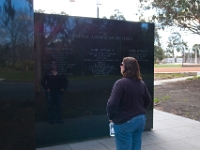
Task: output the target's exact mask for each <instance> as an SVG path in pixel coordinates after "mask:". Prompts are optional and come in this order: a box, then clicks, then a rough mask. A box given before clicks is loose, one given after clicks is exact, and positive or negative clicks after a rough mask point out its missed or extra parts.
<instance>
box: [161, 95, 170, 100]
mask: <svg viewBox="0 0 200 150" xmlns="http://www.w3.org/2000/svg"><path fill="white" fill-rule="evenodd" d="M168 99H170V96H169V95H166V96H164V97H162V101H166V100H168Z"/></svg>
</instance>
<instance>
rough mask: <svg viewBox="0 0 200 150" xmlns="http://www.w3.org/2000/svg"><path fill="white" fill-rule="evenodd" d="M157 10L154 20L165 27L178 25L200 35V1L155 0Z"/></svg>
mask: <svg viewBox="0 0 200 150" xmlns="http://www.w3.org/2000/svg"><path fill="white" fill-rule="evenodd" d="M152 6H153V8H156V9H157V12H158V13H157V12H156V14H154V15H153V16H152V20H154V21H155V22H156V21H158V22H159V23H160V24H161V25H163V26H168V25H169V26H172V25H178V26H180V27H182V28H187V29H188V30H190V31H191V32H193V33H195V34H200V28H199V26H200V22H199V19H200V0H164V1H163V0H153V2H152Z"/></svg>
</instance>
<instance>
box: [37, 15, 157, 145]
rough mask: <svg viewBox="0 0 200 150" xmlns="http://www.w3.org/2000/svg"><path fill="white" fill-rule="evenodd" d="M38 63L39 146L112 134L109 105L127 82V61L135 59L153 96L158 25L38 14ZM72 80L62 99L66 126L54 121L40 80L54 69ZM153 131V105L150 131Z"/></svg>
mask: <svg viewBox="0 0 200 150" xmlns="http://www.w3.org/2000/svg"><path fill="white" fill-rule="evenodd" d="M34 29H35V31H34V36H35V52H36V56H37V57H36V58H35V59H36V60H35V61H36V62H40V63H38V64H37V65H36V68H35V69H36V70H35V72H36V109H35V113H36V146H37V147H43V146H47V145H54V144H59V143H65V142H73V141H78V140H85V139H91V138H98V137H104V136H109V128H108V124H109V121H108V118H107V116H106V110H105V108H106V104H107V101H108V98H109V96H110V93H111V89H112V86H113V84H114V82H115V81H116V80H117V79H119V78H121V74H120V67H119V66H120V63H121V62H122V59H123V57H127V56H132V57H135V58H136V59H137V60H138V62H139V65H140V68H141V74H142V77H143V80H144V81H145V82H146V84H147V86H148V88H149V91H150V94H151V96H152V97H153V82H154V24H150V23H142V22H127V21H116V20H107V19H95V18H84V17H73V16H63V15H52V14H40V13H35V15H34ZM52 61H55V62H56V63H57V70H58V73H59V74H60V75H63V76H65V77H66V78H67V80H68V87H67V89H66V91H65V92H64V94H63V95H62V119H63V121H64V124H58V123H54V124H49V123H48V111H47V109H48V106H47V102H46V101H45V100H46V96H45V91H44V89H43V88H42V87H41V84H40V80H41V78H42V77H43V75H44V74H45V72H46V71H48V70H49V69H51V67H52ZM152 128H153V104H152V105H151V106H150V107H149V109H148V111H147V125H146V130H150V129H152Z"/></svg>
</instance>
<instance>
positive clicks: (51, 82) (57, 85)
mask: <svg viewBox="0 0 200 150" xmlns="http://www.w3.org/2000/svg"><path fill="white" fill-rule="evenodd" d="M51 66H52V68H51V70H50V71H48V72H46V73H45V74H44V76H43V78H42V81H41V84H42V86H43V88H44V89H45V90H46V98H47V101H48V117H49V123H50V124H53V123H54V122H55V119H56V121H57V123H64V121H63V120H62V117H61V101H62V94H63V93H64V91H65V90H66V88H67V85H68V80H67V78H66V77H65V75H61V74H59V72H58V71H57V64H56V62H55V61H52V64H51ZM54 106H55V110H54Z"/></svg>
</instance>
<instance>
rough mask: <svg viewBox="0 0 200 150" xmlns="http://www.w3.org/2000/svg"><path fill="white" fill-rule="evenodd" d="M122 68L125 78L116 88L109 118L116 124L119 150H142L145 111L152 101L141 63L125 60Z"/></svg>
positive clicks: (113, 91)
mask: <svg viewBox="0 0 200 150" xmlns="http://www.w3.org/2000/svg"><path fill="white" fill-rule="evenodd" d="M120 68H121V74H122V76H123V78H122V79H119V80H117V81H116V82H115V84H114V86H113V89H112V92H111V95H110V98H109V100H108V103H107V108H106V109H107V115H108V118H109V121H110V122H113V123H114V130H115V142H116V147H117V150H140V149H141V142H142V132H143V130H144V128H145V124H146V117H145V112H146V109H147V107H148V106H149V105H150V103H151V101H152V100H151V97H150V94H149V92H148V89H147V87H146V85H145V83H144V82H143V81H142V78H141V75H140V69H139V65H138V62H137V60H136V59H135V58H133V57H125V58H124V59H123V62H122V64H121V65H120Z"/></svg>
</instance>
